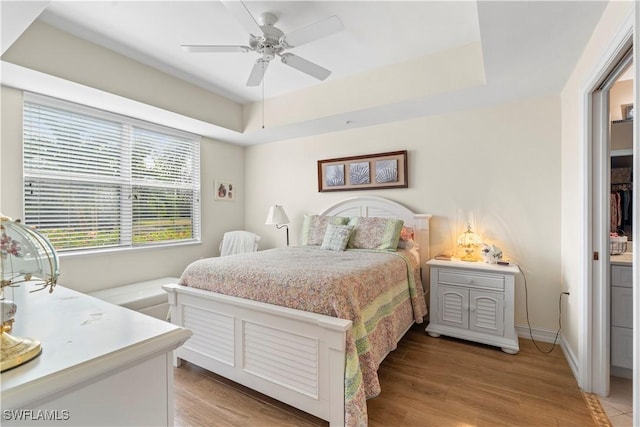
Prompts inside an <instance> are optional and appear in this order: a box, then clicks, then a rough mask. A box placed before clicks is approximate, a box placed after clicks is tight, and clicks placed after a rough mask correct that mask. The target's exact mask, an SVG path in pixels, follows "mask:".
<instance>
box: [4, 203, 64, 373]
mask: <svg viewBox="0 0 640 427" xmlns="http://www.w3.org/2000/svg"><path fill="white" fill-rule="evenodd" d="M0 220H1V221H0V267H1V269H0V272H1V275H0V308H1V311H0V314H1V318H0V320H1V321H2V337H1V340H2V341H1V347H0V351H1V355H0V356H1V359H0V365H1V366H0V372H2V371H6V370H7V369H11V368H15V367H17V366H20V365H22V364H23V363H26V362H28V361H30V360H32V359H34V358H36V357H37V356H38V355H39V354H40V353H41V351H42V346H41V345H40V342H39V341H38V340H35V339H32V338H23V337H15V336H12V335H10V334H9V332H11V329H12V327H13V323H14V317H15V313H16V309H17V307H16V304H14V302H13V301H10V300H8V299H6V298H5V296H4V291H5V288H7V287H14V286H20V285H21V284H26V283H28V284H29V285H33V286H35V287H36V288H35V289H34V290H32V291H31V292H34V291H40V290H43V289H46V288H49V292H53V288H54V287H55V285H56V283H57V280H58V275H59V273H58V256H57V254H56V251H55V249H54V248H53V246H52V245H51V242H49V240H48V239H47V238H46V237H45V236H43V235H42V234H40V233H39V232H38V231H36V230H35V229H34V228H31V227H27V226H25V225H23V224H21V223H20V221H19V220H18V221H13V220H12V219H11V218H9V217H6V216H3V215H1V214H0Z"/></svg>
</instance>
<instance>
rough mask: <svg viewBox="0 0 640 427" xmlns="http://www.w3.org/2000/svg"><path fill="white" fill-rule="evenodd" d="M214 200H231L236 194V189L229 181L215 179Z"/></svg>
mask: <svg viewBox="0 0 640 427" xmlns="http://www.w3.org/2000/svg"><path fill="white" fill-rule="evenodd" d="M213 193H214V200H226V201H233V200H234V199H235V196H236V189H235V187H234V185H233V182H231V181H218V180H216V181H215V183H214V185H213Z"/></svg>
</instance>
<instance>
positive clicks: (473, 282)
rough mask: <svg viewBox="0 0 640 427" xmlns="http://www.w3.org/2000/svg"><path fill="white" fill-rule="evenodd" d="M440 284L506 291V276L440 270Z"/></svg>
mask: <svg viewBox="0 0 640 427" xmlns="http://www.w3.org/2000/svg"><path fill="white" fill-rule="evenodd" d="M438 282H439V283H444V284H448V285H461V286H467V287H469V286H470V287H477V288H488V289H496V290H501V291H502V290H504V276H503V275H497V274H496V275H494V274H486V273H475V272H468V271H465V272H462V271H460V270H450V269H446V268H442V269H438Z"/></svg>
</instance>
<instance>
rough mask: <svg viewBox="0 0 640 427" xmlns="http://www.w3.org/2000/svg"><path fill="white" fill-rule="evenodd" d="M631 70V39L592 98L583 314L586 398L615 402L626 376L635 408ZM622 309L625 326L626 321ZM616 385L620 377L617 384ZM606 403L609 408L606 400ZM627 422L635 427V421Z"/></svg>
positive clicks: (627, 387) (616, 56) (603, 75)
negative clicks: (591, 394) (589, 394)
mask: <svg viewBox="0 0 640 427" xmlns="http://www.w3.org/2000/svg"><path fill="white" fill-rule="evenodd" d="M633 70H634V67H633V46H632V36H631V35H629V36H628V37H627V38H626V40H625V41H624V42H623V43H622V44H621V45H620V47H619V49H618V50H617V51H616V52H615V54H614V55H613V57H612V58H611V61H610V62H609V65H608V67H607V68H606V69H604V70H603V71H602V73H601V79H600V81H599V82H598V84H597V85H596V88H595V90H594V91H593V92H592V93H591V94H590V105H591V107H592V108H591V111H590V113H591V116H590V122H591V126H590V133H591V146H590V147H589V156H588V157H589V161H588V170H589V173H588V174H587V175H588V176H589V177H590V178H589V179H590V186H589V188H590V191H589V196H588V198H589V199H590V201H589V203H588V205H589V209H590V212H589V213H588V217H589V220H588V221H587V222H588V227H589V230H588V234H589V236H590V245H589V247H590V249H589V252H590V253H589V254H588V255H589V256H590V258H591V259H592V261H591V263H590V264H589V267H590V271H589V274H588V277H589V279H590V280H588V282H589V284H588V285H587V287H586V290H587V295H586V297H585V302H586V304H585V307H586V308H587V310H588V311H589V312H588V314H587V315H586V320H587V331H589V332H588V333H587V334H586V335H587V336H586V337H585V339H586V342H587V343H588V344H587V345H586V352H587V353H588V356H587V357H586V358H585V359H583V360H584V361H585V364H586V365H588V367H587V368H586V369H588V371H589V372H588V373H587V375H586V376H583V378H582V380H583V384H581V386H582V388H583V389H585V390H586V391H592V392H594V393H596V394H598V395H600V396H603V397H604V396H609V394H610V391H611V388H610V386H611V385H612V384H613V385H614V386H615V388H614V392H615V394H618V393H619V388H620V386H621V382H620V381H618V380H617V379H618V378H624V377H626V378H627V380H626V382H625V381H624V380H623V382H622V387H623V388H624V389H625V393H626V395H627V400H628V402H629V406H632V403H631V402H632V389H633V385H632V378H633V377H634V375H633V353H634V348H633V346H634V344H633V323H634V320H633V311H634V310H633V298H634V297H633V291H632V290H633V287H632V283H633V273H632V271H633V267H632V262H633V256H632V255H631V254H630V253H629V252H631V245H632V240H633V236H634V235H638V233H637V231H633V228H634V227H633V217H634V214H631V215H629V213H630V212H632V210H633V207H634V203H633V199H634V198H633V197H632V190H633V188H634V184H633V165H634V163H637V162H636V161H634V156H633V155H634V145H635V143H634V138H633V134H634V124H633V123H634V120H633V118H634V114H633V112H634V111H633V100H634V99H635V85H634V76H635V72H634V71H633ZM635 158H636V159H637V156H635ZM635 216H637V215H635ZM635 228H636V229H637V228H638V227H635ZM623 261H624V262H623ZM620 274H625V275H626V279H625V280H626V282H628V286H627V283H626V282H624V283H623V281H621V280H620V277H621V276H620ZM618 285H619V286H618ZM625 286H627V287H625ZM623 305H624V307H626V310H627V313H626V315H627V319H622V320H621V317H620V314H621V310H622V308H621V307H622V306H623ZM621 350H622V351H621ZM623 353H624V360H623V356H622V354H623ZM611 375H613V377H611ZM611 378H614V381H613V382H612V381H611ZM636 386H637V385H636ZM601 401H603V402H604V405H603V406H605V408H606V399H601ZM628 412H630V410H629V411H628ZM625 415H626V417H627V418H628V419H630V421H631V422H629V425H632V424H631V423H632V418H631V417H632V415H631V414H630V413H629V414H625ZM609 416H610V417H612V415H611V414H609ZM628 421H629V420H628Z"/></svg>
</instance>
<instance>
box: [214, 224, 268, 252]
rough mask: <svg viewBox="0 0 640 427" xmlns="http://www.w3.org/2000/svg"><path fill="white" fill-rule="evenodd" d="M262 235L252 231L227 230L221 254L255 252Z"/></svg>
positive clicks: (221, 246) (221, 245)
mask: <svg viewBox="0 0 640 427" xmlns="http://www.w3.org/2000/svg"><path fill="white" fill-rule="evenodd" d="M260 239H261V237H260V236H258V235H257V234H254V233H252V232H250V231H244V230H236V231H227V232H226V233H224V236H223V237H222V242H221V243H220V256H227V255H234V254H242V253H246V252H255V251H257V250H258V242H259V241H260Z"/></svg>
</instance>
